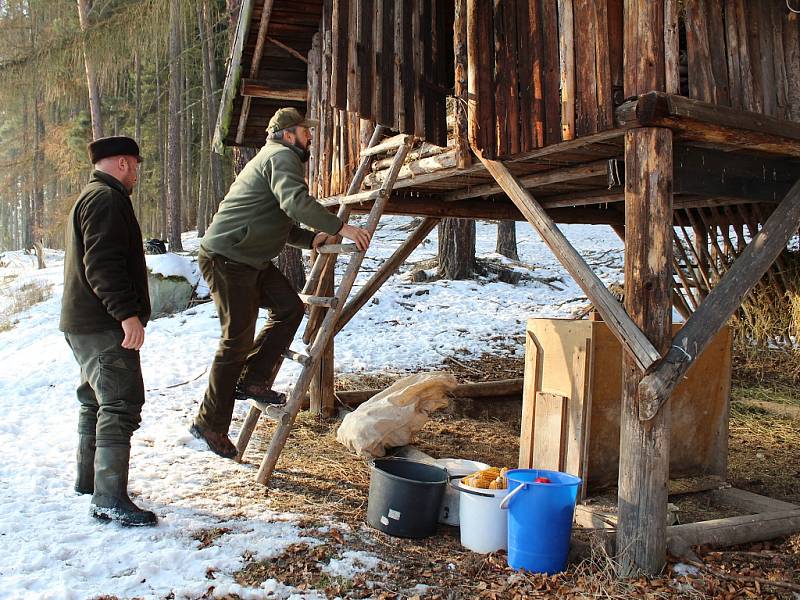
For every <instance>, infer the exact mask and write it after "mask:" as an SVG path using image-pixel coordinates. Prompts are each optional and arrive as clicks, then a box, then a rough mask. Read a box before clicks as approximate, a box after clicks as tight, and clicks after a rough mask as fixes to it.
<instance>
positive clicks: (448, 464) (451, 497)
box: [434, 458, 489, 527]
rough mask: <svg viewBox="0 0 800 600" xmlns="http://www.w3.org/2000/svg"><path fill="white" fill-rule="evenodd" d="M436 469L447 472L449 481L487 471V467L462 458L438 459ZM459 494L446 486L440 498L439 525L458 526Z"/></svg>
mask: <svg viewBox="0 0 800 600" xmlns="http://www.w3.org/2000/svg"><path fill="white" fill-rule="evenodd" d="M434 464H435V465H436V466H437V467H442V468H443V469H446V470H447V475H448V476H449V477H450V479H453V478H457V479H461V478H462V477H465V476H466V475H471V474H472V473H474V472H475V471H480V470H482V469H488V468H489V465H487V464H484V463H482V462H477V461H474V460H465V459H463V458H440V459H438V460H435V461H434ZM459 495H460V494H459V492H457V491H456V490H454V489H453V488H451V487H450V486H447V489H446V490H445V492H444V497H443V498H442V508H441V510H440V511H439V523H443V524H444V525H453V526H454V527H458V525H459V516H458V514H459V513H458V511H459V508H458V506H459Z"/></svg>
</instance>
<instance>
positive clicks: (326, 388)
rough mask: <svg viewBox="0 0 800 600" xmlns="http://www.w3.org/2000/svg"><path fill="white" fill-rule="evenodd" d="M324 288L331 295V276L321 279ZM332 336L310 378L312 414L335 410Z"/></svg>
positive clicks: (331, 414) (330, 415)
mask: <svg viewBox="0 0 800 600" xmlns="http://www.w3.org/2000/svg"><path fill="white" fill-rule="evenodd" d="M323 281H324V283H325V284H326V285H325V288H324V289H323V290H322V292H323V295H324V296H333V293H334V286H333V277H331V278H330V279H327V280H323ZM333 339H334V338H333V337H331V341H330V342H329V343H328V345H327V346H325V350H324V351H323V352H322V355H321V356H320V361H319V367H318V369H317V372H316V373H315V374H314V377H313V379H312V380H311V387H310V390H309V393H310V395H311V405H310V410H311V413H312V414H315V415H320V416H322V417H332V416H333V414H334V412H335V411H336V396H334V394H333V385H334V376H333V365H334V362H333V361H334V359H333Z"/></svg>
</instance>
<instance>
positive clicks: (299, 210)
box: [270, 150, 342, 235]
mask: <svg viewBox="0 0 800 600" xmlns="http://www.w3.org/2000/svg"><path fill="white" fill-rule="evenodd" d="M290 152H291V150H290V151H288V152H278V153H277V154H275V155H274V156H273V157H272V158H271V159H270V161H271V162H272V165H271V166H272V169H271V171H272V172H271V176H270V187H271V188H272V193H273V194H274V195H275V198H277V200H278V204H279V206H280V207H281V210H283V212H285V213H286V214H287V215H288V216H289V218H290V219H292V220H294V221H297V222H298V223H302V224H303V225H306V226H308V227H311V228H313V229H316V230H317V231H324V232H325V233H327V234H329V235H336V234H337V233H339V230H340V229H341V228H342V221H341V219H339V217H337V216H336V215H334V214H333V213H330V212H328V211H327V209H325V207H323V206H322V205H321V204H320V203H319V202H317V201H316V200H315V199H314V198H313V197H312V196H310V195H309V194H308V186H306V181H305V179H304V178H303V170H302V163H301V162H300V159H299V158H298V157H296V156H294V155H292V154H290Z"/></svg>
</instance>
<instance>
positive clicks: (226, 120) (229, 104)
mask: <svg viewBox="0 0 800 600" xmlns="http://www.w3.org/2000/svg"><path fill="white" fill-rule="evenodd" d="M253 4H254V0H242V4H241V8H240V10H239V19H238V20H237V22H236V34H235V37H234V41H233V46H232V48H231V53H230V55H229V56H228V70H227V72H226V74H225V84H224V85H223V87H222V97H221V98H220V101H219V110H218V111H217V123H216V125H215V126H214V139H213V141H212V142H211V146H212V148H213V150H214V152H216V153H217V154H222V153H223V152H224V151H225V144H224V140H225V138H226V137H227V136H228V130H229V128H230V124H231V117H232V116H233V101H234V99H235V98H236V94H237V91H238V88H239V80H240V79H241V75H242V51H243V50H244V44H245V41H246V40H247V34H248V33H249V29H250V20H251V17H252V14H253Z"/></svg>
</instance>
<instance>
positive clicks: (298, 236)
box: [286, 225, 317, 250]
mask: <svg viewBox="0 0 800 600" xmlns="http://www.w3.org/2000/svg"><path fill="white" fill-rule="evenodd" d="M316 235H317V234H316V233H314V232H313V231H309V230H308V229H303V228H302V227H298V226H297V225H292V229H291V231H289V237H288V238H287V239H286V243H287V244H289V245H290V246H294V247H295V248H300V249H302V250H310V249H311V244H312V243H313V242H314V237H315V236H316Z"/></svg>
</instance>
